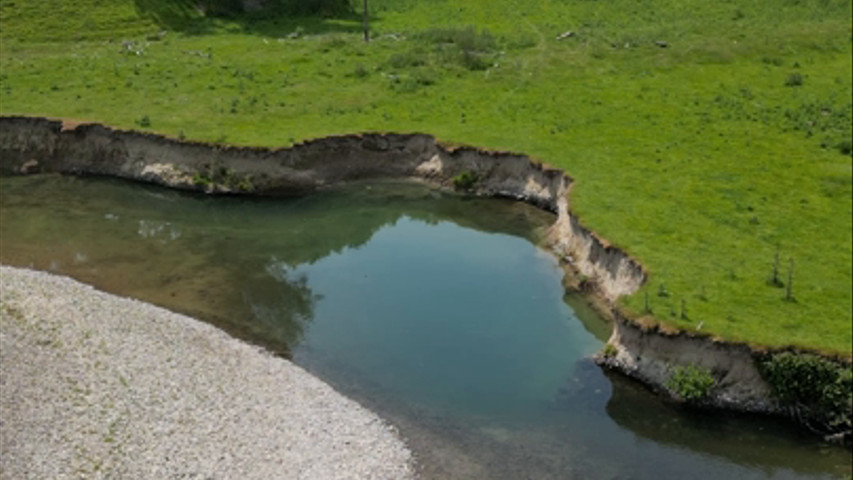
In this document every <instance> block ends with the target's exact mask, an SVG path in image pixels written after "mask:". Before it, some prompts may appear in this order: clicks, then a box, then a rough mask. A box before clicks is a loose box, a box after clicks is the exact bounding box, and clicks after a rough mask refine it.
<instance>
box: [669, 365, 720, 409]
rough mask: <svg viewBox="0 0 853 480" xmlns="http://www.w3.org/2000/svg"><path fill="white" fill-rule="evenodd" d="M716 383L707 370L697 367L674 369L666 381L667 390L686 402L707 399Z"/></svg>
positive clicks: (689, 366)
mask: <svg viewBox="0 0 853 480" xmlns="http://www.w3.org/2000/svg"><path fill="white" fill-rule="evenodd" d="M715 383H716V380H714V377H713V376H712V375H711V372H710V371H709V370H708V369H706V368H702V367H699V366H696V365H688V366H686V367H681V366H678V367H675V368H673V370H672V375H670V377H669V380H667V381H666V388H668V389H670V390H671V391H673V392H674V393H675V394H676V395H678V396H679V397H681V398H682V399H684V400H685V401H688V402H693V401H698V400H702V399H703V398H705V397H707V396H708V394H709V393H710V392H711V389H712V388H713V387H714V384H715Z"/></svg>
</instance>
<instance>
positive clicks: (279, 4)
mask: <svg viewBox="0 0 853 480" xmlns="http://www.w3.org/2000/svg"><path fill="white" fill-rule="evenodd" d="M134 3H135V6H136V11H137V12H138V13H139V15H140V16H143V17H148V18H151V19H152V20H153V21H154V22H155V23H156V24H157V25H159V26H160V27H161V28H163V29H164V30H169V31H174V32H180V33H184V34H187V35H207V34H212V33H216V32H223V31H225V32H230V33H245V34H250V35H260V36H266V37H284V36H287V35H290V34H294V33H296V34H308V35H311V34H322V33H334V32H339V33H358V32H361V12H359V11H355V10H354V9H353V8H352V7H351V6H350V4H349V2H348V1H347V0H278V1H273V0H268V1H267V5H265V6H263V7H261V8H259V9H257V10H254V11H242V8H240V5H241V4H242V2H241V0H134ZM256 3H257V2H256Z"/></svg>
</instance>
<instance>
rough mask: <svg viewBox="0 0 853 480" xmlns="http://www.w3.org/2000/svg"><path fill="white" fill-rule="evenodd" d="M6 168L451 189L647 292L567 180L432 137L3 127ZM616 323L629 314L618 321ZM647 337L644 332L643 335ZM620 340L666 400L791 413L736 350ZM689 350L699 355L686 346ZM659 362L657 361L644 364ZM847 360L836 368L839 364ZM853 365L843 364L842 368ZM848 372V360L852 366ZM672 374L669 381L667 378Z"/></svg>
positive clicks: (38, 123) (579, 266) (606, 283)
mask: <svg viewBox="0 0 853 480" xmlns="http://www.w3.org/2000/svg"><path fill="white" fill-rule="evenodd" d="M0 126H1V127H2V129H0V149H2V165H0V166H2V169H3V170H5V171H11V172H16V173H35V172H65V173H86V174H97V175H110V176H117V177H122V178H129V179H135V180H143V181H148V182H153V183H159V184H162V185H167V186H170V187H175V188H182V189H190V190H200V191H206V192H209V193H251V194H258V195H301V194H305V193H308V192H311V191H314V190H317V189H321V188H324V187H327V186H330V185H334V184H337V183H341V182H348V181H352V180H358V179H365V178H395V179H416V180H419V181H425V182H429V183H432V184H435V185H439V186H442V187H444V188H450V187H453V186H456V187H462V188H464V189H467V190H469V191H471V192H473V193H476V194H478V195H484V196H499V197H511V198H515V199H519V200H523V201H526V202H529V203H532V204H535V205H537V206H540V207H541V208H544V209H546V210H549V211H552V212H555V213H557V220H556V222H555V223H554V225H553V226H552V227H551V233H550V239H549V246H550V248H551V250H552V251H553V252H554V253H555V254H557V255H558V257H559V258H560V259H561V260H563V261H564V262H565V263H566V264H567V265H568V266H569V267H570V268H571V269H572V270H574V271H577V272H579V273H580V274H582V275H583V276H584V277H585V278H586V279H587V280H588V282H589V283H590V284H592V285H594V286H595V289H596V291H597V292H598V294H600V295H601V296H602V297H603V298H604V299H605V300H606V302H607V305H608V308H610V307H612V306H613V302H614V301H615V299H617V298H618V297H619V296H621V295H625V294H630V293H632V292H634V291H636V289H637V288H638V287H639V286H640V285H642V283H643V282H644V281H645V278H646V274H645V272H644V271H643V269H642V267H641V266H640V265H639V263H638V262H636V261H635V260H633V259H631V258H630V257H629V256H627V255H626V254H625V253H624V252H622V251H620V250H619V249H617V248H614V247H612V246H610V245H608V244H607V242H606V241H604V240H602V239H600V238H598V237H597V236H596V235H595V234H594V233H593V232H591V231H589V230H588V229H586V228H584V227H583V226H582V225H581V224H580V222H579V221H578V220H577V218H576V217H574V216H573V215H572V214H571V210H570V208H569V202H568V195H567V194H568V190H569V188H570V187H571V183H572V180H571V178H569V177H568V176H567V175H566V174H565V173H564V172H562V171H560V170H557V169H552V168H549V167H546V166H543V165H541V164H539V163H537V162H534V161H532V160H531V159H529V158H528V157H526V156H524V155H519V154H512V153H501V152H489V151H484V150H478V149H475V148H467V147H464V148H448V147H445V146H442V145H441V144H440V143H438V142H436V140H435V139H434V138H433V137H430V136H428V135H419V134H411V135H394V134H365V135H350V136H341V137H330V138H325V139H318V140H314V141H311V142H306V143H304V144H298V145H295V146H293V147H292V148H288V149H281V150H270V149H259V148H236V147H225V146H218V145H206V144H199V143H184V142H178V141H176V140H172V139H168V138H165V137H161V136H157V135H151V134H142V133H137V132H124V131H117V130H113V129H110V128H108V127H104V126H100V125H79V126H76V125H75V126H72V125H63V123H62V122H59V121H52V120H46V119H35V118H17V117H16V118H3V119H0ZM616 313H617V316H618V312H616ZM637 331H640V330H637ZM659 333H660V332H659V331H658V330H656V329H644V330H642V331H641V333H640V336H641V337H644V336H645V337H648V339H649V340H650V341H651V342H652V343H656V344H658V345H659V347H660V348H662V349H664V350H668V351H671V352H674V351H686V350H689V349H690V348H692V347H693V346H697V345H698V346H700V347H701V346H703V345H705V346H707V347H708V348H704V347H702V348H699V349H698V350H699V351H703V350H707V351H711V350H719V348H717V347H719V346H720V345H725V344H726V342H723V341H720V340H717V339H712V338H710V337H708V336H702V335H695V334H693V335H687V336H673V335H660V334H659ZM623 338H624V335H623V336H620V335H614V337H613V338H612V339H611V341H612V342H613V344H614V346H615V347H616V348H617V349H618V350H619V352H620V356H621V358H622V359H623V360H624V359H632V361H631V362H628V361H621V362H617V361H612V362H608V363H609V365H610V366H612V367H614V368H617V369H620V370H622V371H625V372H627V373H629V374H631V375H633V376H635V377H637V378H640V379H642V380H644V381H646V382H649V383H650V384H652V385H653V386H655V387H657V388H658V389H660V390H661V391H667V389H666V386H665V380H666V378H667V377H668V372H669V370H670V368H672V367H675V366H677V365H679V364H688V363H690V364H694V365H698V366H699V367H701V368H704V369H707V370H708V371H711V372H713V373H714V375H715V377H716V378H717V379H718V382H717V384H716V385H715V388H714V389H713V390H712V391H711V392H710V393H709V395H710V397H711V398H710V399H709V402H708V404H714V405H719V406H724V407H726V408H731V409H735V410H745V411H754V412H760V413H772V414H786V412H787V410H786V409H785V408H782V406H781V405H780V404H779V402H778V401H776V399H774V398H773V397H772V396H771V395H769V392H770V391H771V390H770V388H769V386H768V385H767V384H766V382H765V381H764V380H763V378H762V376H761V375H760V373H759V372H758V370H757V368H756V365H755V358H756V355H757V354H759V353H762V352H756V351H753V350H752V349H751V347H749V346H746V345H737V344H732V346H731V348H732V350H733V351H735V350H736V351H740V350H742V349H746V350H745V351H746V354H745V355H737V356H731V355H702V354H695V355H688V356H684V355H682V356H679V355H670V356H668V357H666V358H665V359H664V360H661V358H658V357H657V356H656V354H655V353H654V352H656V351H657V350H660V349H653V350H649V349H647V348H645V347H644V346H643V345H645V344H646V343H648V342H645V341H639V342H622V339H623ZM685 342H686V343H687V344H689V346H688V347H685V346H682V345H681V344H682V343H685ZM644 357H649V358H650V361H647V362H646V361H642V359H643V358H644ZM833 360H837V359H833ZM842 363H844V362H842ZM844 364H845V365H847V367H848V368H849V363H844ZM661 372H663V373H661Z"/></svg>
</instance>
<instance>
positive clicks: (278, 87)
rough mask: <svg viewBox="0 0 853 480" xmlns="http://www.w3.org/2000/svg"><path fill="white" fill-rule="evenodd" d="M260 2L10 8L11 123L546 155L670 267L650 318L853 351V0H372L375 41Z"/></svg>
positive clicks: (654, 277) (633, 249)
mask: <svg viewBox="0 0 853 480" xmlns="http://www.w3.org/2000/svg"><path fill="white" fill-rule="evenodd" d="M244 3H253V4H256V5H262V4H263V3H264V2H231V3H228V2H220V0H210V1H202V2H196V1H189V0H171V1H167V0H115V1H111V2H101V1H96V0H55V1H51V2H24V1H19V0H0V49H1V50H0V114H4V115H11V114H25V115H48V116H55V117H72V118H78V119H87V120H92V121H99V122H104V123H107V124H110V125H115V126H119V127H123V128H136V129H142V130H150V131H156V132H160V133H164V134H167V135H171V136H174V137H179V138H187V139H193V140H206V141H216V142H224V143H226V142H227V143H234V144H242V145H270V146H280V145H287V144H292V143H294V142H298V141H301V140H304V139H308V138H314V137H321V136H327V135H331V134H341V133H352V132H360V131H365V130H379V131H397V132H411V131H417V132H425V133H431V134H434V135H436V136H437V137H438V138H440V139H442V140H446V141H449V142H458V143H467V144H473V145H477V146H481V147H486V148H493V149H501V150H513V151H519V152H524V153H527V154H530V155H532V156H533V157H535V158H538V159H541V160H543V161H545V162H547V163H549V164H552V165H554V166H559V167H561V168H564V169H565V170H566V171H567V172H569V173H570V174H571V175H572V176H573V177H574V178H575V179H576V184H575V186H574V189H573V191H572V198H571V201H572V209H573V210H574V212H575V213H576V214H578V215H579V216H580V218H581V220H582V221H583V223H584V224H585V225H587V226H589V227H590V228H592V229H593V230H595V231H596V232H597V233H599V234H600V235H602V236H603V237H604V238H607V239H608V240H610V241H612V242H613V243H614V244H616V245H617V246H619V247H620V248H623V249H625V250H626V251H628V252H629V253H630V254H631V255H633V256H635V257H636V258H637V259H639V260H640V261H641V262H642V264H643V265H644V266H645V267H646V268H647V269H648V271H649V272H650V278H649V282H648V283H647V285H646V286H645V287H644V288H643V290H642V291H640V292H639V293H638V294H636V295H634V296H632V297H629V298H625V299H624V300H623V305H622V306H623V308H625V309H626V310H628V311H629V312H633V313H635V314H636V315H648V316H651V317H653V318H654V320H655V321H657V322H661V323H664V324H667V325H670V326H674V327H678V328H684V329H688V330H692V331H700V332H705V333H710V334H713V335H717V336H720V337H724V338H727V339H732V340H741V341H748V342H752V343H756V344H763V345H771V346H781V345H795V346H798V347H805V348H812V349H818V350H822V351H826V352H833V353H840V354H842V355H845V356H849V355H850V353H851V343H853V335H851V330H853V329H852V328H851V322H853V314H851V312H853V295H851V290H853V279H851V275H853V236H852V235H851V230H853V200H851V197H853V180H851V178H853V177H852V173H851V164H853V162H851V156H850V155H851V138H853V132H852V131H851V120H853V119H852V118H851V117H853V102H851V96H853V74H851V70H853V68H851V67H853V61H851V53H853V46H852V45H851V40H853V33H851V30H853V27H851V19H853V12H851V9H853V7H851V3H850V2H849V1H847V0H780V1H778V2H737V1H720V2H702V1H699V0H680V1H676V0H658V1H651V0H644V1H636V0H613V1H609V2H591V1H586V0H577V1H570V0H543V1H541V2H517V1H513V0H474V1H469V2H462V3H460V2H451V1H449V0H420V1H414V0H371V1H370V5H371V10H372V12H371V26H372V28H373V35H372V37H373V41H372V42H370V43H369V44H366V43H365V42H363V41H361V16H360V10H359V8H360V5H361V2H353V4H352V5H349V4H346V3H345V2H343V3H342V2H335V1H331V0H330V1H328V2H327V1H324V0H316V1H313V2H293V1H288V0H276V1H272V0H271V1H270V2H267V3H268V5H267V7H266V9H262V10H260V11H250V12H240V10H242V8H241V7H242V6H243V5H244ZM204 180H205V179H199V181H204ZM468 180H471V179H461V178H460V182H461V183H467V181H468ZM473 180H474V181H476V179H473ZM463 187H464V185H460V188H463Z"/></svg>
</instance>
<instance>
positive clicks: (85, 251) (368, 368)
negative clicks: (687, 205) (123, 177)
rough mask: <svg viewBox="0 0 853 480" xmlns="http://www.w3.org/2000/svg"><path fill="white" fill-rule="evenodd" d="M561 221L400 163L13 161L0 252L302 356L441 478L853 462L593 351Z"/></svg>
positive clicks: (623, 474) (742, 472)
mask: <svg viewBox="0 0 853 480" xmlns="http://www.w3.org/2000/svg"><path fill="white" fill-rule="evenodd" d="M552 221H553V218H552V217H551V216H550V215H549V214H547V213H544V212H541V211H539V210H537V209H535V208H532V207H530V206H527V205H523V204H519V203H517V202H509V201H499V200H486V199H465V198H461V197H458V196H455V195H450V194H446V193H440V192H437V191H435V190H431V189H429V188H426V187H423V186H419V185H407V184H399V183H372V184H354V185H350V186H347V187H343V188H339V189H335V190H330V191H327V192H323V193H320V194H316V195H313V196H310V197H305V198H300V199H275V200H272V199H247V198H236V197H231V198H212V197H207V196H201V195H192V194H186V193H179V192H175V191H170V190H165V189H160V188H155V187H150V186H141V185H136V184H130V183H125V182H120V181H115V180H106V179H94V178H77V177H62V176H52V175H48V176H31V177H16V178H0V242H2V243H0V261H2V262H3V263H6V264H12V265H19V266H31V267H34V268H38V269H43V270H50V271H55V272H59V273H64V274H68V275H71V276H73V277H75V278H78V279H80V280H82V281H84V282H87V283H91V284H94V285H96V286H98V287H99V288H102V289H104V290H108V291H111V292H115V293H119V294H122V295H128V296H133V297H137V298H141V299H144V300H147V301H150V302H153V303H156V304H159V305H162V306H165V307H167V308H170V309H173V310H176V311H180V312H184V313H187V314H190V315H193V316H196V317H198V318H201V319H204V320H207V321H209V322H211V323H214V324H216V325H218V326H219V327H221V328H223V329H225V330H227V331H229V332H231V333H232V334H233V335H235V336H238V337H241V338H244V339H246V340H249V341H252V342H255V343H259V344H262V345H264V346H265V347H267V348H269V349H271V350H273V351H275V352H277V353H279V354H281V355H284V356H287V357H288V358H291V359H293V360H294V361H295V362H296V363H297V364H300V365H302V366H303V367H305V368H307V369H309V370H310V371H312V372H314V373H315V374H317V375H319V376H320V377H321V378H323V379H325V380H326V381H327V382H329V383H331V384H333V385H334V386H335V387H336V388H338V389H339V390H341V391H343V392H345V393H347V394H348V395H350V396H353V397H354V398H356V399H358V400H359V401H361V402H362V403H364V404H365V405H367V406H368V407H370V408H373V409H374V410H376V411H377V412H379V413H380V414H381V415H383V416H384V417H386V418H388V419H389V420H390V421H391V422H392V423H394V424H395V425H396V426H397V427H398V428H399V429H400V430H401V432H402V433H403V435H404V436H405V437H406V439H407V441H408V443H409V445H410V446H411V447H412V449H413V450H414V451H415V454H416V455H417V457H418V460H419V463H420V468H421V469H422V472H423V474H424V476H425V477H426V478H489V479H491V478H561V479H562V478H590V479H599V478H600V479H617V478H620V479H621V478H625V479H629V478H630V479H634V478H636V479H645V478H648V479H659V478H678V479H682V478H709V479H710V478H774V479H775V478H779V479H782V478H844V477H849V475H850V473H851V460H850V456H849V451H847V450H844V449H841V448H837V447H831V446H828V445H824V444H822V443H820V442H818V441H815V440H814V439H813V438H811V437H808V436H805V435H802V434H800V433H798V432H797V431H796V430H794V429H792V428H791V427H790V426H788V425H783V424H780V422H777V421H770V420H767V419H761V418H750V417H742V416H736V415H727V414H715V415H708V414H703V413H701V412H695V411H689V410H684V409H680V408H678V407H677V406H674V405H670V404H668V403H664V402H661V401H660V400H659V399H657V398H655V397H653V396H652V395H650V394H649V393H648V392H647V391H646V390H645V389H643V388H642V387H641V386H639V385H637V384H635V383H633V382H631V381H627V380H625V379H624V378H621V377H616V376H612V375H607V374H605V373H604V372H602V371H601V370H600V369H599V368H598V367H596V366H595V365H594V364H593V363H592V362H591V361H590V360H589V357H590V355H591V354H593V353H594V352H596V351H598V350H599V349H600V348H601V346H602V342H603V341H604V340H606V337H607V335H608V333H609V326H607V325H606V324H605V323H604V322H603V321H602V320H600V319H599V318H597V317H596V316H595V315H594V314H593V313H592V312H591V311H590V309H589V307H588V306H587V305H586V304H585V303H584V301H583V299H580V298H573V297H566V296H565V295H564V293H563V289H562V287H561V282H560V280H561V272H560V269H559V268H558V266H557V264H556V262H555V260H554V259H553V258H552V257H550V256H549V255H548V254H546V253H545V252H543V251H542V250H541V249H539V248H537V247H536V245H535V239H536V238H537V236H538V235H541V233H542V232H543V230H544V228H545V227H547V226H548V225H549V224H550V223H551V222H552Z"/></svg>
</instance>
